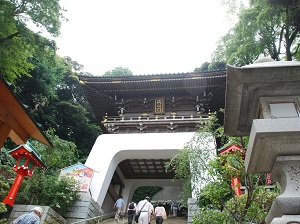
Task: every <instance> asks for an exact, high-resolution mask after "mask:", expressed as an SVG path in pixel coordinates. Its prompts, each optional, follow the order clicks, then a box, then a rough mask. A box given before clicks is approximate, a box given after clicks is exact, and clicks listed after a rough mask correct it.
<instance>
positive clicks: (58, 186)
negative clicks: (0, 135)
mask: <svg viewBox="0 0 300 224" xmlns="http://www.w3.org/2000/svg"><path fill="white" fill-rule="evenodd" d="M46 134H47V136H48V137H49V139H50V141H51V142H52V143H53V146H54V147H53V148H51V149H49V148H48V147H47V146H45V145H43V144H42V143H40V142H37V141H32V142H31V144H32V145H33V146H34V148H36V149H37V150H38V151H39V152H40V153H41V155H42V161H43V162H44V164H45V166H46V167H47V169H41V168H38V167H37V168H35V171H34V175H33V176H31V177H29V178H26V179H24V180H23V182H22V185H21V188H20V190H19V193H18V195H17V197H16V201H15V202H16V203H17V204H38V205H46V206H50V207H51V208H53V209H54V210H55V211H57V212H58V213H60V214H61V215H62V214H63V212H65V210H66V209H67V208H68V207H69V206H71V205H72V204H73V203H74V202H75V201H76V200H77V199H78V197H79V186H78V183H77V182H76V181H75V180H74V179H66V178H60V179H59V178H58V175H59V172H60V169H62V168H65V167H67V166H70V165H74V164H76V163H77V162H78V152H77V148H76V146H75V144H74V143H72V142H68V141H65V140H62V139H60V138H59V137H58V136H57V135H55V134H54V130H51V129H50V130H48V131H47V133H46Z"/></svg>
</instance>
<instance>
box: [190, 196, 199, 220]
mask: <svg viewBox="0 0 300 224" xmlns="http://www.w3.org/2000/svg"><path fill="white" fill-rule="evenodd" d="M197 211H198V205H197V199H196V198H189V199H188V223H193V216H194V214H195V213H196V212H197Z"/></svg>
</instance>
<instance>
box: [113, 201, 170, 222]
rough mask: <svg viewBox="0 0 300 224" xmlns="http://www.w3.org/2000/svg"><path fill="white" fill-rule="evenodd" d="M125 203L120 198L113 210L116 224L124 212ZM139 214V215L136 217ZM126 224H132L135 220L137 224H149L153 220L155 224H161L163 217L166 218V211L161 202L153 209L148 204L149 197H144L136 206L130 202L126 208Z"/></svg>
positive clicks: (150, 204) (149, 203)
mask: <svg viewBox="0 0 300 224" xmlns="http://www.w3.org/2000/svg"><path fill="white" fill-rule="evenodd" d="M124 207H125V202H124V199H123V197H122V196H121V197H120V198H119V199H118V200H117V201H116V203H115V204H114V208H116V209H117V212H116V214H115V220H116V222H117V223H118V222H119V219H120V214H121V211H123V210H124ZM138 213H139V215H137V214H138ZM127 215H128V224H132V223H133V221H134V220H135V221H136V222H137V223H138V224H150V222H151V219H152V218H153V219H155V221H156V224H162V223H163V220H164V216H166V210H165V207H164V206H163V203H162V202H159V203H158V204H157V206H156V207H155V208H154V206H153V205H152V203H151V202H150V197H148V196H147V197H145V199H144V200H141V201H140V202H139V203H138V204H136V203H135V202H133V201H132V202H130V203H129V204H128V206H127Z"/></svg>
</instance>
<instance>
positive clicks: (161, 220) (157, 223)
mask: <svg viewBox="0 0 300 224" xmlns="http://www.w3.org/2000/svg"><path fill="white" fill-rule="evenodd" d="M163 222H164V220H163V218H162V217H161V216H156V224H162V223H163Z"/></svg>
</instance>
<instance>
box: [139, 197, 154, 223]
mask: <svg viewBox="0 0 300 224" xmlns="http://www.w3.org/2000/svg"><path fill="white" fill-rule="evenodd" d="M149 201H150V197H148V196H147V197H145V199H144V200H142V201H140V202H139V203H138V205H137V211H139V212H140V217H139V219H138V224H148V223H149V221H150V218H151V209H152V205H151V203H150V202H149Z"/></svg>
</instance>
